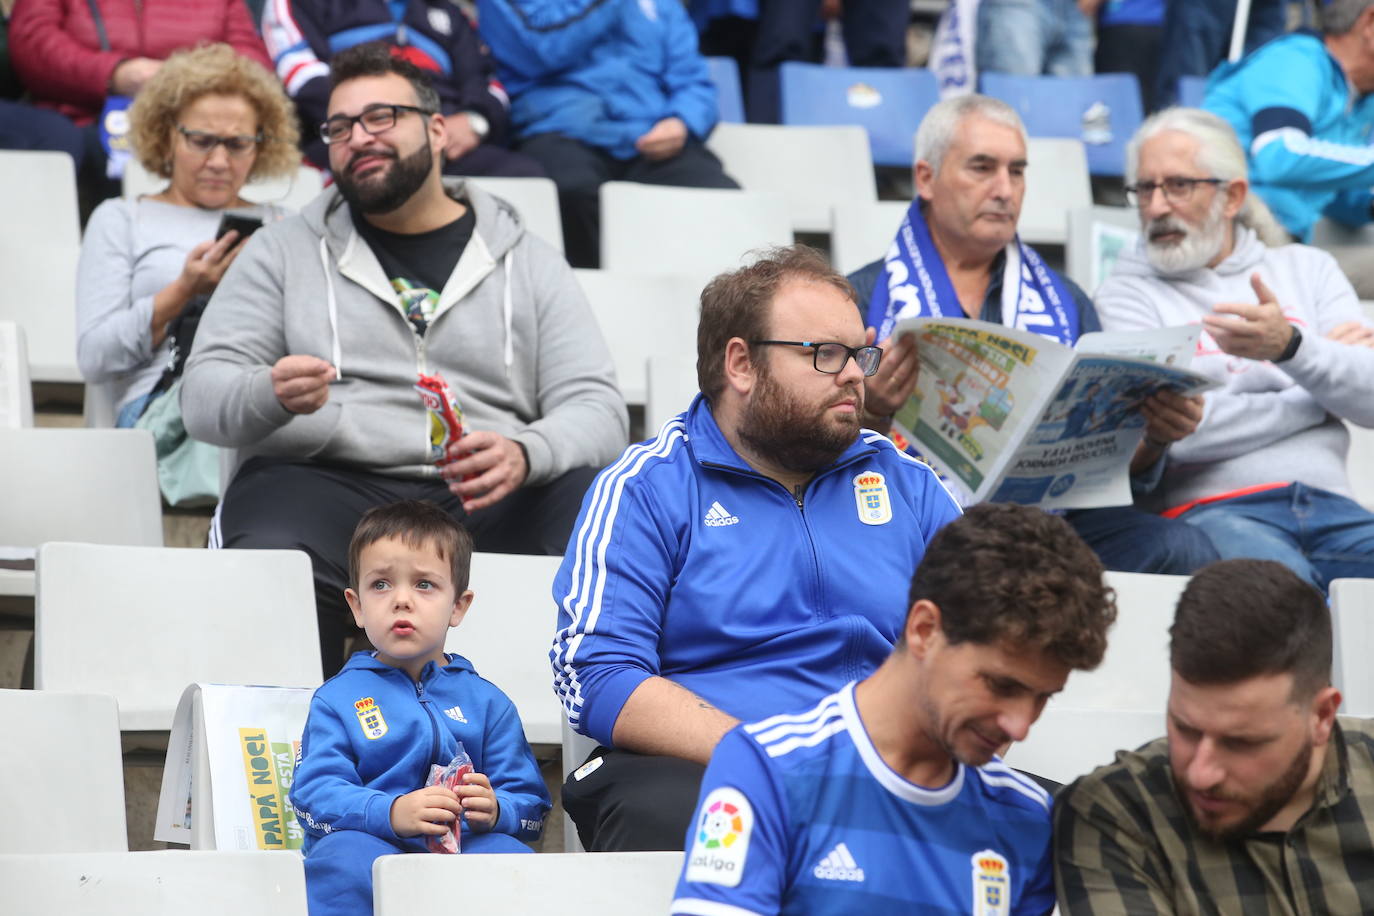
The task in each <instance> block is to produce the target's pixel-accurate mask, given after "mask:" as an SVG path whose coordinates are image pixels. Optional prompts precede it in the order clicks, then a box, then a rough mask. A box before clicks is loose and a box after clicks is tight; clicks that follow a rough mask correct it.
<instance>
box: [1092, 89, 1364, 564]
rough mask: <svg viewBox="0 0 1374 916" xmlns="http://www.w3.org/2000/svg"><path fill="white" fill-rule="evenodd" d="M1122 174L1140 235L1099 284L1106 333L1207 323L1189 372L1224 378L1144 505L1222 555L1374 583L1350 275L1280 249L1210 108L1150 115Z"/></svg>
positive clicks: (1326, 258) (1360, 334) (1303, 252)
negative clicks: (1359, 467)
mask: <svg viewBox="0 0 1374 916" xmlns="http://www.w3.org/2000/svg"><path fill="white" fill-rule="evenodd" d="M1126 168H1127V181H1128V185H1127V193H1128V195H1129V196H1130V198H1131V199H1132V201H1133V202H1134V203H1135V204H1136V206H1137V207H1139V210H1140V224H1141V229H1142V239H1141V244H1140V245H1139V246H1138V247H1137V248H1136V249H1135V250H1134V251H1130V252H1126V253H1124V254H1123V255H1122V257H1121V259H1120V260H1119V261H1117V264H1116V269H1115V272H1114V273H1113V274H1112V276H1111V277H1110V278H1108V280H1107V281H1106V282H1105V283H1104V284H1103V285H1102V287H1101V288H1100V289H1099V290H1098V291H1097V297H1096V300H1097V309H1098V313H1099V315H1100V316H1101V318H1102V325H1103V327H1104V328H1105V329H1106V330H1109V331H1121V330H1132V329H1140V328H1158V327H1168V326H1172V325H1180V324H1195V323H1201V325H1202V335H1201V337H1200V338H1199V340H1198V345H1197V354H1196V356H1195V358H1194V361H1193V368H1194V369H1195V370H1197V371H1199V372H1202V373H1205V374H1207V375H1210V376H1212V377H1213V378H1215V379H1216V380H1217V381H1219V382H1221V383H1222V387H1221V388H1218V389H1215V390H1213V391H1211V392H1209V393H1208V394H1207V395H1206V406H1205V410H1204V414H1203V420H1202V423H1201V424H1200V425H1199V426H1198V429H1197V431H1196V432H1195V433H1193V435H1191V436H1189V437H1187V438H1186V439H1182V440H1180V441H1178V442H1176V443H1174V444H1173V445H1172V446H1171V448H1170V453H1169V456H1168V465H1167V467H1166V470H1165V472H1164V476H1163V480H1162V481H1161V484H1160V486H1159V487H1158V488H1157V489H1156V490H1155V491H1154V492H1153V493H1152V494H1151V495H1150V497H1149V499H1150V505H1149V506H1148V507H1147V508H1152V509H1155V510H1156V511H1161V512H1162V513H1163V514H1164V515H1166V516H1169V517H1175V518H1181V519H1183V520H1184V521H1186V522H1189V523H1191V524H1193V525H1197V526H1198V527H1200V528H1202V529H1203V530H1204V531H1206V532H1207V534H1208V535H1209V536H1210V537H1211V539H1212V542H1213V544H1215V545H1216V548H1217V550H1218V552H1219V553H1221V555H1222V556H1223V557H1224V558H1233V557H1252V558H1257V559H1268V560H1276V561H1278V562H1281V563H1283V564H1285V565H1287V566H1288V567H1290V568H1291V569H1293V570H1294V571H1295V572H1297V573H1298V574H1299V575H1302V576H1305V577H1306V578H1307V579H1309V580H1310V581H1311V582H1313V583H1314V584H1315V585H1317V586H1318V587H1320V588H1321V589H1323V590H1325V589H1326V588H1327V586H1328V584H1329V583H1330V581H1331V580H1332V579H1336V578H1340V577H1360V578H1366V577H1370V576H1374V514H1371V513H1370V512H1368V511H1367V510H1365V509H1364V508H1362V507H1361V506H1360V505H1358V504H1357V503H1356V502H1354V500H1352V499H1351V498H1350V497H1351V492H1350V484H1349V481H1348V480H1347V478H1346V472H1345V461H1346V451H1347V449H1348V448H1349V444H1350V437H1349V434H1348V432H1347V431H1346V429H1345V426H1344V425H1343V424H1342V423H1341V420H1342V419H1347V420H1350V421H1352V422H1354V423H1357V424H1359V425H1360V426H1374V396H1372V395H1374V329H1371V327H1370V326H1369V324H1368V323H1367V322H1365V321H1364V319H1363V317H1362V313H1361V309H1360V305H1359V301H1358V300H1357V299H1356V296H1355V291H1354V290H1353V289H1352V288H1351V286H1350V282H1349V281H1348V280H1347V279H1346V278H1345V276H1344V275H1343V274H1342V273H1341V270H1340V268H1339V267H1338V266H1337V264H1336V261H1335V260H1334V259H1333V258H1332V257H1331V256H1330V255H1329V254H1327V253H1326V252H1324V251H1321V250H1319V249H1316V248H1311V247H1308V246H1306V245H1288V244H1283V243H1282V241H1283V240H1284V236H1283V234H1282V230H1280V229H1279V228H1278V226H1277V224H1276V223H1275V221H1274V218H1273V216H1272V215H1271V214H1270V213H1269V211H1268V209H1267V208H1266V207H1265V206H1264V204H1263V202H1261V201H1260V200H1259V199H1258V198H1257V197H1254V196H1253V195H1251V194H1250V185H1249V181H1248V180H1247V175H1246V167H1245V154H1244V152H1243V151H1242V149H1241V147H1240V144H1239V142H1238V141H1237V140H1236V136H1235V133H1234V132H1233V131H1232V130H1231V128H1230V126H1229V125H1228V124H1227V123H1226V122H1225V121H1223V120H1222V119H1221V118H1219V117H1217V116H1216V115H1213V114H1210V113H1208V112H1205V111H1200V110H1196V109H1186V108H1171V109H1167V110H1165V111H1163V112H1160V113H1158V114H1156V115H1154V116H1153V117H1151V118H1150V119H1149V120H1147V121H1146V122H1145V123H1144V124H1143V125H1141V128H1140V130H1139V131H1138V132H1137V133H1136V136H1135V137H1134V138H1133V139H1132V141H1131V145H1130V147H1129V149H1128V151H1127V164H1126ZM1267 243H1277V244H1278V245H1279V247H1274V248H1271V247H1268V244H1267Z"/></svg>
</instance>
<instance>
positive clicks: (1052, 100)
mask: <svg viewBox="0 0 1374 916" xmlns="http://www.w3.org/2000/svg"><path fill="white" fill-rule="evenodd" d="M707 64H708V66H709V67H710V71H711V77H712V79H713V81H714V82H715V84H716V91H717V94H718V97H719V112H720V119H721V122H722V123H723V124H738V123H740V122H742V121H743V120H744V103H743V100H742V97H741V94H740V79H739V71H738V69H737V67H736V64H735V62H734V61H733V60H731V59H729V58H707ZM778 74H779V80H780V91H781V98H782V123H783V124H784V125H789V126H813V127H814V126H837V125H858V126H860V127H862V128H864V130H866V131H867V133H868V137H869V139H870V141H871V143H872V147H873V161H874V162H875V163H877V164H878V165H889V166H909V165H910V164H911V159H912V148H913V142H912V141H913V138H914V137H915V134H916V127H917V126H918V125H919V124H920V123H921V119H922V118H923V117H925V114H926V112H927V111H928V110H929V109H930V107H931V106H932V105H934V104H935V103H936V102H938V101H939V100H940V89H939V84H938V82H937V81H936V78H935V74H934V73H933V72H932V71H930V70H928V69H925V68H917V67H892V68H888V67H882V68H875V67H828V66H822V65H820V64H809V63H797V62H789V63H785V64H783V65H782V66H781V68H780V69H779V71H778ZM1183 90H1184V92H1185V93H1186V95H1185V101H1184V104H1190V105H1198V104H1201V101H1202V87H1201V86H1200V85H1198V84H1197V83H1193V82H1190V83H1188V84H1187V85H1185V86H1184V87H1183ZM979 91H980V92H983V93H984V94H986V95H990V96H993V97H994V98H998V99H1001V100H1003V101H1004V102H1006V103H1007V104H1009V105H1011V106H1012V107H1013V108H1015V109H1016V110H1017V112H1018V113H1019V114H1020V115H1021V118H1022V120H1023V121H1025V124H1026V132H1027V133H1028V134H1030V136H1031V137H1035V138H1060V139H1071V140H1082V141H1083V142H1085V143H1086V144H1088V147H1087V152H1088V164H1089V167H1090V169H1091V171H1092V174H1094V175H1104V176H1120V175H1121V174H1122V171H1123V169H1124V166H1125V151H1126V142H1127V141H1128V140H1129V139H1130V138H1131V135H1132V134H1133V133H1135V130H1136V128H1137V127H1139V126H1140V124H1141V122H1142V121H1143V120H1144V111H1143V110H1142V108H1141V104H1140V84H1139V81H1138V80H1137V79H1136V76H1135V74H1133V73H1099V74H1096V75H1093V76H1084V77H1063V76H1013V75H1011V74H1008V73H984V74H981V76H980V78H979Z"/></svg>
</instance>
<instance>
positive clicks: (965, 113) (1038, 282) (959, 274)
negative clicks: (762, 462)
mask: <svg viewBox="0 0 1374 916" xmlns="http://www.w3.org/2000/svg"><path fill="white" fill-rule="evenodd" d="M1026 168H1027V161H1026V129H1025V127H1024V126H1023V125H1022V124H1021V119H1020V117H1018V116H1017V114H1016V112H1015V110H1013V109H1012V108H1011V107H1010V106H1008V105H1007V104H1006V103H1004V102H1001V101H999V100H997V99H993V98H989V97H987V96H981V95H967V96H960V97H958V98H954V99H949V100H946V101H944V102H940V103H939V104H937V105H935V106H934V107H933V108H931V110H930V111H929V112H928V113H927V114H926V116H925V118H924V119H923V120H922V121H921V126H920V129H919V130H918V131H917V133H916V165H915V169H914V173H915V180H916V199H915V200H914V201H913V202H912V204H911V208H910V210H908V211H907V216H906V219H905V220H904V221H903V224H902V228H901V229H900V230H899V231H898V233H897V238H896V239H895V240H894V242H893V243H892V245H890V246H889V248H888V252H887V256H886V257H885V258H884V259H882V260H878V261H874V262H873V263H871V264H869V265H867V266H865V267H862V268H860V269H859V270H857V271H855V272H854V273H853V274H852V275H851V276H850V277H849V281H850V282H851V283H852V284H853V285H854V288H855V291H856V292H857V294H858V302H859V307H860V309H861V310H863V312H864V314H865V316H866V322H867V324H869V325H871V326H872V327H874V328H876V329H878V330H877V332H876V333H878V334H879V335H882V336H886V329H889V328H891V326H892V323H893V322H894V321H896V320H898V319H903V318H910V317H916V316H936V317H939V316H948V317H955V318H964V317H969V318H979V319H982V320H983V321H991V322H994V323H996V324H1005V325H1007V326H1011V327H1018V328H1021V329H1022V330H1027V331H1033V332H1035V333H1037V334H1043V335H1044V336H1046V337H1049V338H1052V339H1054V340H1058V341H1059V342H1060V343H1064V344H1068V345H1070V346H1072V345H1073V344H1074V342H1075V341H1077V340H1078V338H1079V336H1080V335H1082V334H1085V333H1087V332H1089V331H1097V330H1101V326H1100V324H1099V322H1098V317H1097V311H1096V310H1095V309H1094V308H1093V303H1092V300H1090V299H1089V298H1088V297H1087V295H1086V294H1085V293H1084V292H1083V290H1081V289H1079V288H1078V286H1077V285H1076V284H1075V283H1074V282H1073V281H1072V280H1069V279H1067V278H1065V277H1061V276H1059V274H1057V273H1055V272H1054V271H1053V270H1051V269H1050V267H1049V266H1048V265H1046V264H1044V263H1043V262H1042V261H1041V260H1040V257H1039V255H1037V254H1036V253H1035V251H1034V249H1032V248H1031V247H1030V246H1028V245H1025V244H1022V243H1021V241H1020V239H1019V238H1017V235H1016V221H1017V218H1018V217H1019V216H1020V213H1021V200H1022V197H1023V196H1024V195H1025V191H1026ZM1046 180H1052V179H1051V178H1049V177H1048V176H1047V177H1046ZM908 227H909V228H910V232H909V233H908V231H907V229H908ZM908 239H913V240H914V243H913V242H909V241H908ZM923 274H924V275H926V276H928V277H929V278H930V284H929V285H926V284H923V283H918V282H916V281H915V278H916V277H917V276H921V275H923ZM883 346H885V347H886V349H885V351H884V356H883V361H882V365H880V366H879V368H878V373H877V375H875V376H873V377H872V378H869V379H866V380H865V384H864V396H865V403H866V405H867V406H866V417H865V424H866V425H868V426H870V427H872V428H874V429H878V430H880V431H883V432H886V431H888V429H889V428H890V426H891V423H892V414H893V413H895V412H896V410H897V408H899V407H900V406H901V405H902V404H903V403H904V402H905V401H906V399H907V398H908V397H910V396H911V392H912V389H913V387H914V386H915V384H916V373H917V368H918V364H917V358H916V348H915V340H914V339H913V338H912V337H911V336H910V335H905V336H904V337H903V338H902V339H900V340H897V341H883ZM1143 411H1144V414H1145V417H1146V421H1147V426H1146V429H1145V438H1144V439H1143V440H1142V441H1141V444H1140V447H1139V449H1138V450H1137V452H1136V455H1135V456H1134V459H1133V460H1132V462H1131V470H1132V472H1133V473H1134V474H1136V475H1138V481H1137V482H1138V483H1139V484H1140V486H1141V487H1142V488H1148V487H1149V486H1150V485H1151V484H1152V482H1153V479H1154V477H1155V475H1156V474H1157V472H1158V471H1159V470H1160V468H1161V464H1160V462H1161V461H1162V458H1163V455H1164V452H1165V450H1166V449H1167V448H1168V446H1169V444H1170V443H1172V442H1174V441H1175V440H1177V439H1179V438H1181V437H1183V436H1186V435H1188V434H1189V433H1190V432H1191V431H1192V430H1193V429H1194V428H1195V427H1196V426H1197V421H1198V420H1199V419H1200V418H1201V416H1202V408H1201V402H1200V401H1196V400H1192V399H1188V398H1184V397H1181V396H1178V395H1175V394H1172V393H1170V392H1163V393H1161V394H1159V395H1156V396H1155V397H1154V398H1151V399H1150V400H1149V401H1147V402H1146V403H1145V406H1144V408H1143ZM1066 517H1067V519H1068V521H1069V524H1071V525H1072V526H1073V527H1074V530H1075V531H1077V532H1078V534H1079V536H1081V537H1082V538H1083V539H1084V540H1085V541H1087V542H1088V544H1089V546H1091V547H1092V548H1093V550H1094V551H1096V552H1097V555H1098V556H1099V557H1100V558H1101V559H1102V562H1103V565H1105V566H1106V567H1107V568H1108V569H1116V570H1122V571H1125V572H1148V573H1171V574H1178V575H1187V574H1189V573H1191V572H1193V571H1194V570H1196V569H1198V568H1200V567H1202V566H1205V565H1207V564H1208V563H1210V562H1213V561H1214V560H1216V559H1217V553H1216V551H1215V550H1213V549H1212V546H1211V544H1210V543H1209V542H1208V540H1207V539H1206V537H1203V536H1201V532H1199V531H1196V530H1190V529H1189V528H1188V527H1187V526H1184V525H1181V524H1179V523H1177V522H1174V521H1172V520H1170V519H1165V518H1160V517H1158V516H1155V515H1150V514H1147V513H1144V512H1140V511H1138V510H1136V509H1134V508H1132V507H1130V506H1117V507H1110V508H1105V509H1083V510H1076V511H1072V512H1068V513H1067V514H1066Z"/></svg>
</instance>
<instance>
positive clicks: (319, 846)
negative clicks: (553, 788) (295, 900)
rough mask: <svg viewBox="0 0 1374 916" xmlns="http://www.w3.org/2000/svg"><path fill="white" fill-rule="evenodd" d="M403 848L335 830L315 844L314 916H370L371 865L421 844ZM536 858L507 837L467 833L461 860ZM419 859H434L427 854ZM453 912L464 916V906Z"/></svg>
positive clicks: (309, 864)
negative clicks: (520, 855) (513, 855)
mask: <svg viewBox="0 0 1374 916" xmlns="http://www.w3.org/2000/svg"><path fill="white" fill-rule="evenodd" d="M401 844H402V845H401V846H398V845H396V844H394V843H389V842H387V841H386V840H384V839H382V838H381V837H378V836H373V835H372V834H370V833H364V832H363V831H361V830H336V831H334V832H333V833H328V834H325V835H324V836H322V837H320V838H319V839H317V840H315V841H314V843H313V844H312V845H311V848H310V852H308V853H306V856H305V896H306V904H307V906H308V907H309V910H310V916H334V914H338V916H371V914H372V863H373V862H374V861H375V860H376V859H377V857H378V856H389V855H395V854H396V853H406V852H416V851H417V850H419V849H424V846H423V843H422V841H420V840H418V839H416V838H414V837H412V838H410V839H407V840H402V841H401ZM489 852H495V853H511V852H516V853H519V852H532V850H531V849H530V848H529V847H528V846H526V845H525V844H524V843H522V842H520V841H519V840H517V839H516V838H515V837H513V836H507V835H506V834H504V833H465V834H463V848H462V852H461V853H459V855H475V854H478V853H489ZM420 855H435V853H430V852H423V853H420ZM455 904H456V906H455V909H456V911H458V912H462V909H463V908H462V906H461V901H455Z"/></svg>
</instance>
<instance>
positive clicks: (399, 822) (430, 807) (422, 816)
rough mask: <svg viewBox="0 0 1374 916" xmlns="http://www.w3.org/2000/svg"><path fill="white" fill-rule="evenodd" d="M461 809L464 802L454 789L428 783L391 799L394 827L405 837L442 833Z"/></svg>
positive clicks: (393, 828)
mask: <svg viewBox="0 0 1374 916" xmlns="http://www.w3.org/2000/svg"><path fill="white" fill-rule="evenodd" d="M482 778H483V779H486V777H485V776H483V777H482ZM460 791H461V790H460ZM462 813H463V804H462V802H460V801H459V800H458V796H457V795H455V794H454V793H453V790H452V789H446V788H444V787H443V786H425V787H424V788H423V789H416V790H415V791H414V792H407V793H406V794H405V795H402V796H401V797H400V798H398V799H396V800H395V801H394V802H392V803H391V829H392V830H394V831H395V832H396V835H397V836H402V837H404V836H420V835H422V834H423V835H425V836H442V835H443V834H444V832H445V831H446V830H448V828H449V825H450V824H452V823H453V822H454V821H456V820H458V815H460V814H462Z"/></svg>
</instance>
